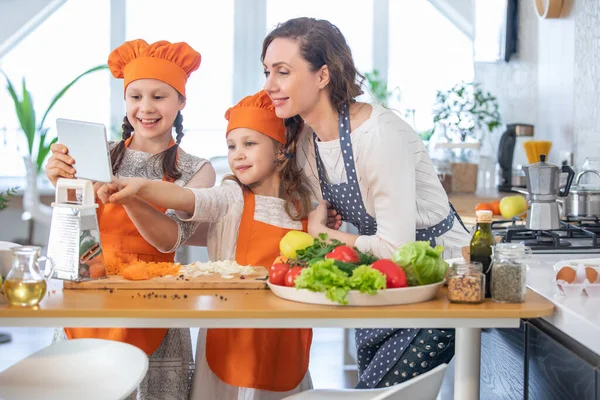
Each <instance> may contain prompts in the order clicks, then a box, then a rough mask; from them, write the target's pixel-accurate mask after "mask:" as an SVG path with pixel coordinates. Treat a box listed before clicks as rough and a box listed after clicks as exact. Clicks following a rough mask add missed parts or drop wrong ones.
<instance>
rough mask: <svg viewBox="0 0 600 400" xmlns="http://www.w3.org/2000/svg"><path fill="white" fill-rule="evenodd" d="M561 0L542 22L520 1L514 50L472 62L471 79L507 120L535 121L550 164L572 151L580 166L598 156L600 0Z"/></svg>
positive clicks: (506, 121) (533, 122)
mask: <svg viewBox="0 0 600 400" xmlns="http://www.w3.org/2000/svg"><path fill="white" fill-rule="evenodd" d="M564 3H565V5H564V7H563V15H561V18H558V19H546V20H541V19H539V18H538V17H537V15H536V13H535V10H534V8H533V2H532V1H520V2H519V44H518V46H519V47H518V48H519V50H518V54H517V55H515V56H513V58H512V59H511V60H510V62H509V63H494V64H486V63H476V64H475V79H476V80H477V81H479V82H482V83H483V85H484V87H485V88H486V89H488V90H490V91H491V92H492V93H493V94H494V95H496V96H497V97H498V100H499V103H500V108H501V111H502V116H503V119H504V122H505V123H513V122H524V123H531V124H534V125H535V135H536V138H538V139H546V140H552V142H553V148H552V151H551V154H550V160H551V161H552V162H555V163H557V162H559V151H561V150H567V151H573V152H574V155H575V166H576V167H580V166H581V165H582V163H583V161H584V160H585V157H587V156H594V155H595V156H600V46H599V45H598V39H599V38H600V1H598V0H565V1H564ZM498 134H499V132H497V133H496V135H498Z"/></svg>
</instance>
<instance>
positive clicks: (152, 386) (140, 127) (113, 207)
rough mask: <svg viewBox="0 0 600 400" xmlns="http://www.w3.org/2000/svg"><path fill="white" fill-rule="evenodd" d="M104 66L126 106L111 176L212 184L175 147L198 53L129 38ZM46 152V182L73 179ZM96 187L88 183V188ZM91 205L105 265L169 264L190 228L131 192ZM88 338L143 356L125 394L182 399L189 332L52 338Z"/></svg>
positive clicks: (88, 331) (66, 161) (209, 174)
mask: <svg viewBox="0 0 600 400" xmlns="http://www.w3.org/2000/svg"><path fill="white" fill-rule="evenodd" d="M108 65H109V68H110V70H111V72H112V74H113V76H114V77H115V78H122V79H124V94H125V103H126V110H127V111H126V114H127V115H126V116H125V118H124V119H123V139H122V140H121V141H119V142H117V143H114V142H111V143H110V144H109V146H110V155H111V160H112V167H113V171H114V173H115V175H116V176H117V177H122V178H125V177H139V178H146V179H152V180H157V181H161V180H162V181H168V182H173V184H174V185H179V186H187V187H194V188H201V187H211V186H213V185H214V181H215V171H214V169H213V168H212V166H211V165H210V163H208V162H207V161H206V160H204V159H201V158H198V157H195V156H192V155H190V154H187V153H185V152H184V151H183V150H181V148H180V147H179V144H180V143H181V139H182V138H183V135H184V133H183V125H182V121H183V117H182V115H181V110H183V108H184V106H185V104H186V97H185V84H186V81H187V78H188V77H189V76H190V74H191V73H192V72H193V71H195V70H196V69H198V67H199V65H200V54H199V53H197V52H196V51H194V50H193V49H192V48H191V47H190V46H189V45H188V44H186V43H173V44H171V43H169V42H166V41H160V42H156V43H153V44H148V43H146V42H145V41H143V40H133V41H130V42H126V43H124V44H123V45H121V46H120V47H118V48H117V49H115V50H114V51H113V52H112V53H111V54H110V56H109V58H108ZM173 129H174V130H175V132H176V136H175V139H173V135H172V131H173ZM52 152H53V155H52V157H51V158H50V160H49V162H48V164H47V166H46V174H47V176H48V178H49V179H50V181H51V182H52V183H53V184H55V183H56V180H57V179H58V178H59V177H63V178H73V177H75V176H76V171H75V168H76V167H77V164H74V161H75V160H73V159H72V158H71V157H70V156H69V155H68V149H67V148H66V147H65V146H63V145H59V144H57V145H54V146H53V148H52ZM100 186H101V184H98V183H97V184H95V188H96V189H98V188H99V187H100ZM99 206H100V207H99V209H98V222H99V226H100V239H101V243H102V250H103V255H104V262H105V264H107V265H108V266H110V265H111V264H115V265H116V264H119V263H129V262H133V261H138V260H140V261H154V262H173V261H174V254H175V253H174V252H175V250H176V249H177V248H178V246H179V245H180V244H181V243H184V242H185V241H186V240H187V239H188V238H189V237H190V236H191V235H192V233H193V232H194V230H195V229H196V226H197V224H195V223H193V222H183V221H181V220H179V219H177V218H176V217H175V213H174V211H172V210H169V211H168V212H166V213H165V211H166V207H161V206H160V205H157V204H152V203H150V202H147V201H144V200H142V199H140V198H137V197H132V198H130V199H129V201H127V202H123V203H122V204H99ZM89 337H93V338H104V339H111V340H118V341H123V342H127V343H130V344H133V345H136V346H138V347H139V348H141V349H142V350H144V351H145V352H146V353H147V354H148V355H149V356H150V364H149V369H148V374H147V375H146V377H145V378H144V380H143V381H142V383H141V384H140V386H139V388H138V389H137V390H136V392H135V393H133V395H132V397H133V398H136V397H137V399H150V398H151V399H187V397H188V394H189V386H190V378H191V375H192V370H193V357H192V343H191V338H190V331H189V329H168V330H167V329H124V328H110V329H95V328H65V329H64V330H62V329H60V330H59V331H58V332H57V334H56V335H55V340H61V339H65V338H68V339H73V338H89Z"/></svg>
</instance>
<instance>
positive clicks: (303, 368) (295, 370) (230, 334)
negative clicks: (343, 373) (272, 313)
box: [206, 190, 312, 392]
mask: <svg viewBox="0 0 600 400" xmlns="http://www.w3.org/2000/svg"><path fill="white" fill-rule="evenodd" d="M302 226H303V230H304V231H306V221H303V222H302ZM289 231H290V229H285V228H279V227H276V226H273V225H269V224H265V223H262V222H259V221H255V220H254V194H253V193H252V192H250V191H246V190H244V211H243V213H242V220H241V223H240V230H239V234H238V240H237V248H236V254H235V260H236V261H237V262H238V263H239V264H241V265H260V266H270V265H271V264H272V262H273V260H274V259H275V258H276V257H277V256H279V241H280V240H281V238H282V237H283V236H284V235H285V234H286V233H287V232H289ZM311 342H312V329H208V332H207V336H206V360H207V362H208V365H209V367H210V369H211V370H212V371H213V372H214V373H215V375H217V376H218V377H219V379H221V380H222V381H223V382H225V383H227V384H229V385H233V386H239V387H246V388H254V389H262V390H270V391H276V392H285V391H289V390H292V389H294V388H295V387H296V386H298V385H299V384H300V382H302V379H303V378H304V376H305V375H306V372H307V371H308V360H309V355H310V345H311Z"/></svg>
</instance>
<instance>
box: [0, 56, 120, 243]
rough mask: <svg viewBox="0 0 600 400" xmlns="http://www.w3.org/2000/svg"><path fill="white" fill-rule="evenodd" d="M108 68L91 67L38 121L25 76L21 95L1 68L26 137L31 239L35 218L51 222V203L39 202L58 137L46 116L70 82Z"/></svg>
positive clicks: (25, 195) (26, 201)
mask: <svg viewBox="0 0 600 400" xmlns="http://www.w3.org/2000/svg"><path fill="white" fill-rule="evenodd" d="M107 68H108V66H107V65H106V64H103V65H98V66H96V67H93V68H90V69H88V70H87V71H85V72H83V73H82V74H80V75H79V76H77V77H76V78H75V79H73V80H72V81H71V82H70V83H69V84H68V85H66V86H65V87H64V88H62V89H61V90H60V91H59V92H58V93H57V94H56V95H55V96H54V97H53V98H52V100H51V101H50V104H49V105H48V107H47V108H46V110H45V112H44V114H43V116H42V119H41V120H40V121H39V123H38V120H37V118H36V113H35V109H34V106H33V97H32V95H31V92H29V90H28V89H27V84H26V81H25V78H23V80H22V83H21V94H20V95H19V94H18V93H17V90H16V89H15V86H14V85H13V83H12V82H11V80H10V79H9V78H8V76H7V75H6V73H5V72H4V71H2V70H0V72H2V74H3V75H4V78H5V79H6V85H7V86H6V88H7V90H8V93H9V94H10V97H11V98H12V100H13V103H14V106H15V112H16V114H17V118H18V120H19V125H20V128H21V131H22V132H23V134H24V135H25V138H26V139H27V155H25V156H24V157H23V162H24V163H25V170H26V175H27V176H26V179H27V184H26V186H25V191H24V193H23V208H24V210H25V212H26V213H27V214H26V215H24V219H25V220H29V234H28V236H29V240H30V241H31V240H32V238H33V221H34V220H36V219H37V220H38V221H40V222H42V223H45V224H47V225H49V224H50V219H51V214H52V213H51V209H50V207H48V206H45V205H43V204H41V203H40V201H39V195H38V192H37V176H38V174H39V172H40V171H41V170H42V167H43V165H44V161H45V160H46V157H48V154H49V153H50V146H52V144H54V143H56V140H57V138H56V137H55V138H53V139H50V138H49V137H48V131H49V129H50V128H49V127H48V126H46V124H45V123H46V117H47V116H48V114H49V113H50V111H51V110H52V108H53V107H54V105H55V104H56V103H57V102H58V101H59V100H60V99H61V98H62V97H63V96H64V94H65V93H66V92H67V91H68V90H69V89H70V88H71V86H73V85H74V84H75V83H77V81H79V79H81V78H83V77H84V76H86V75H88V74H90V73H92V72H96V71H100V70H103V69H107Z"/></svg>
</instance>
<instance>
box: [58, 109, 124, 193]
mask: <svg viewBox="0 0 600 400" xmlns="http://www.w3.org/2000/svg"><path fill="white" fill-rule="evenodd" d="M56 130H57V132H58V143H60V144H63V145H65V146H67V148H68V149H69V155H70V156H71V157H73V159H74V160H75V165H73V167H74V168H75V170H76V171H77V172H76V173H75V177H76V178H81V179H89V180H91V181H95V182H110V181H111V180H112V178H113V173H112V164H111V163H110V154H109V151H108V142H107V141H106V128H105V127H104V125H102V124H98V123H95V122H85V121H74V120H69V119H63V118H58V119H57V120H56Z"/></svg>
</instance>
